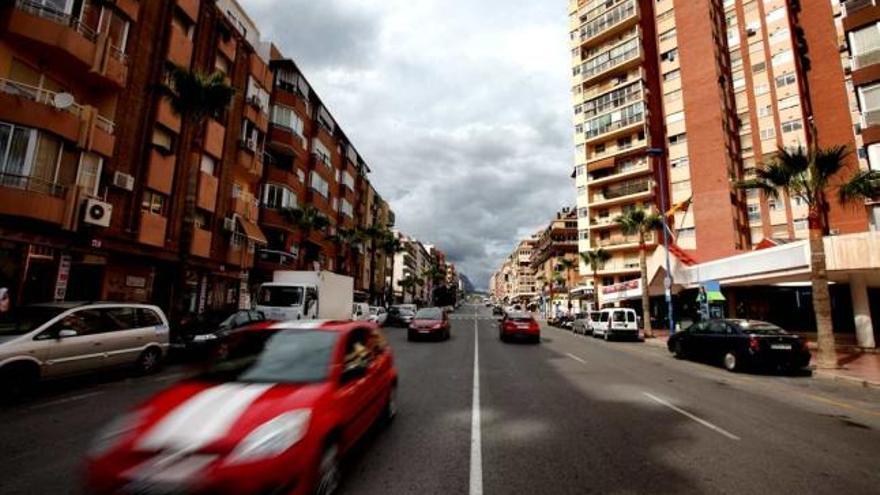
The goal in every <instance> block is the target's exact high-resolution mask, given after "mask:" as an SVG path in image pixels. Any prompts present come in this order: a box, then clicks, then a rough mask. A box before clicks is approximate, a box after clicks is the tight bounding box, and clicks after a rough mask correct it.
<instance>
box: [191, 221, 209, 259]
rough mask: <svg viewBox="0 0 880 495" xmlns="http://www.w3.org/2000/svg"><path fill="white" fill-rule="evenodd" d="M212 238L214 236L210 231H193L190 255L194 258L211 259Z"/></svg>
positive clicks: (197, 229) (198, 229)
mask: <svg viewBox="0 0 880 495" xmlns="http://www.w3.org/2000/svg"><path fill="white" fill-rule="evenodd" d="M212 238H213V235H212V234H211V231H210V230H204V229H200V228H196V229H193V238H192V245H190V247H189V254H191V255H193V256H201V257H202V258H210V257H211V239H212Z"/></svg>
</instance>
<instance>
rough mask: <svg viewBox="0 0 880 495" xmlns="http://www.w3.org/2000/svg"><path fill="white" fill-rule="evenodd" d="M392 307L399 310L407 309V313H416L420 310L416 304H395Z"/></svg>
mask: <svg viewBox="0 0 880 495" xmlns="http://www.w3.org/2000/svg"><path fill="white" fill-rule="evenodd" d="M392 307H394V308H398V309H405V310H407V311H412V312H413V313H415V312H416V311H418V310H419V307H418V306H416V305H415V304H395V305H394V306H392Z"/></svg>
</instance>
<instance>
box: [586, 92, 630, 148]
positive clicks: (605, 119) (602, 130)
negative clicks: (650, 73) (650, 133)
mask: <svg viewBox="0 0 880 495" xmlns="http://www.w3.org/2000/svg"><path fill="white" fill-rule="evenodd" d="M618 116H619V117H618ZM614 117H618V118H617V120H613V119H614ZM644 120H645V105H644V104H643V103H642V102H641V101H639V102H636V103H634V104H632V105H630V106H627V107H623V108H621V109H620V110H619V111H617V112H615V113H613V114H610V115H608V114H606V115H603V116H601V117H597V118H595V119H592V120H588V121H587V122H586V123H585V124H584V127H586V128H587V129H586V136H587V139H592V138H594V137H598V136H601V135H602V134H607V133H609V132H613V131H616V130H618V129H623V128H625V127H629V126H631V125H633V124H638V123H639V122H642V121H644Z"/></svg>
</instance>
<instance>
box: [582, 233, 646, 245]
mask: <svg viewBox="0 0 880 495" xmlns="http://www.w3.org/2000/svg"><path fill="white" fill-rule="evenodd" d="M653 242H654V236H653V235H647V236H645V244H652V243H653ZM638 243H639V236H637V235H630V236H620V237H611V238H608V239H598V238H596V239H594V242H593V247H614V246H625V245H627V244H638Z"/></svg>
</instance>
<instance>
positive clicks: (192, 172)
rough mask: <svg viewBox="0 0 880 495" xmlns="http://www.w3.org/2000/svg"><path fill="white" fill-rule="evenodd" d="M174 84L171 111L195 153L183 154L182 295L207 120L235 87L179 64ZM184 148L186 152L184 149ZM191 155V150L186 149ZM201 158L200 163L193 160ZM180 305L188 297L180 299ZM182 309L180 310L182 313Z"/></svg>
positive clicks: (171, 69) (171, 66)
mask: <svg viewBox="0 0 880 495" xmlns="http://www.w3.org/2000/svg"><path fill="white" fill-rule="evenodd" d="M168 69H169V73H170V82H171V88H170V89H171V97H170V100H171V109H172V111H173V112H174V113H176V114H177V115H178V116H179V117H180V118H181V120H182V121H183V122H184V124H185V127H184V131H185V132H191V133H192V134H191V135H190V136H191V141H190V143H192V148H190V150H192V152H190V155H189V156H186V155H184V156H183V158H182V162H183V163H184V164H185V165H186V167H187V168H186V183H185V186H184V187H185V190H184V203H183V223H182V225H181V229H180V262H181V269H180V272H179V274H178V275H179V277H178V283H179V290H180V295H181V296H182V294H183V292H184V291H185V290H186V273H187V272H188V271H189V270H188V266H189V256H190V251H191V249H192V242H193V235H194V234H195V222H196V201H197V195H198V184H199V170H200V168H199V163H200V161H201V154H202V143H203V141H204V133H205V123H206V122H207V120H208V118H209V117H211V116H214V115H218V114H221V113H223V112H224V111H225V110H226V109H227V108H228V107H229V104H230V103H231V102H232V96H233V95H234V94H235V88H233V87H231V86H229V85H228V84H226V79H225V76H224V75H223V74H222V73H220V72H214V73H213V74H210V75H208V74H205V73H202V72H198V71H193V70H189V69H186V68H183V67H180V66H178V65H174V64H169V66H168ZM182 149H186V148H185V147H182ZM187 152H189V150H187ZM196 155H197V156H198V161H195V163H193V162H194V160H193V158H195V156H196ZM177 299H178V301H179V304H181V305H182V304H184V301H185V300H186V298H184V297H178V298H177ZM182 309H183V308H181V310H182Z"/></svg>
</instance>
